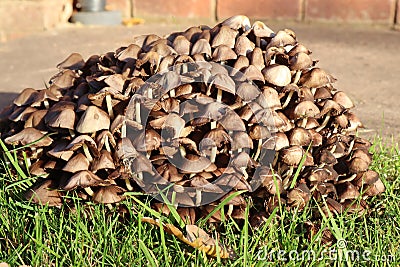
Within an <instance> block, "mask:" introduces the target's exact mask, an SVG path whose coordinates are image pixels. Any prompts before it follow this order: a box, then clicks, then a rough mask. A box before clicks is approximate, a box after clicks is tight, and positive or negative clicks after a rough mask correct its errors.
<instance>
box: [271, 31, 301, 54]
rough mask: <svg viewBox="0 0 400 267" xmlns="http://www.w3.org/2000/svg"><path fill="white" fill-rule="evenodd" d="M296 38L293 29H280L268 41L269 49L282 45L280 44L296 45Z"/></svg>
mask: <svg viewBox="0 0 400 267" xmlns="http://www.w3.org/2000/svg"><path fill="white" fill-rule="evenodd" d="M295 44H296V38H295V36H293V32H292V31H291V30H286V29H285V30H280V31H278V32H277V33H276V34H275V36H274V37H273V38H272V39H271V41H270V42H269V43H268V46H267V49H268V48H270V47H274V46H276V47H280V46H283V47H285V46H287V45H295Z"/></svg>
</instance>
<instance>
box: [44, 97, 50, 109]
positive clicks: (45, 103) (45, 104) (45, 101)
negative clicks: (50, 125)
mask: <svg viewBox="0 0 400 267" xmlns="http://www.w3.org/2000/svg"><path fill="white" fill-rule="evenodd" d="M43 105H44V107H45V108H46V109H49V107H50V104H49V101H47V99H45V100H43Z"/></svg>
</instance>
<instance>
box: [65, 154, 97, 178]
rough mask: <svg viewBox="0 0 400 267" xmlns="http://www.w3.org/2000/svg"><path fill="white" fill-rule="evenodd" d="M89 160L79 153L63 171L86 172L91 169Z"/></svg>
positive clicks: (69, 161)
mask: <svg viewBox="0 0 400 267" xmlns="http://www.w3.org/2000/svg"><path fill="white" fill-rule="evenodd" d="M89 164H90V163H89V160H88V159H87V158H86V157H85V156H84V155H83V154H82V153H78V154H76V155H75V156H74V157H72V158H71V159H70V160H68V162H67V164H65V166H64V167H63V168H62V170H63V171H66V172H71V173H76V172H79V171H84V170H88V169H89Z"/></svg>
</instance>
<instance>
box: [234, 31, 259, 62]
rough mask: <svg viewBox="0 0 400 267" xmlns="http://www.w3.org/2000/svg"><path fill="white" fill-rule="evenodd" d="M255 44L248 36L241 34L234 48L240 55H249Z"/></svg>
mask: <svg viewBox="0 0 400 267" xmlns="http://www.w3.org/2000/svg"><path fill="white" fill-rule="evenodd" d="M255 46H256V45H255V44H254V43H253V42H252V41H250V39H249V38H247V36H244V35H240V36H239V37H238V38H237V39H236V43H235V47H234V50H235V52H236V54H237V55H238V56H245V57H246V56H247V54H248V53H250V52H251V51H253V50H254V48H255Z"/></svg>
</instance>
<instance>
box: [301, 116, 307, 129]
mask: <svg viewBox="0 0 400 267" xmlns="http://www.w3.org/2000/svg"><path fill="white" fill-rule="evenodd" d="M306 125H307V117H305V118H303V120H302V121H301V126H300V127H302V128H306Z"/></svg>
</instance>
